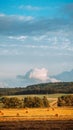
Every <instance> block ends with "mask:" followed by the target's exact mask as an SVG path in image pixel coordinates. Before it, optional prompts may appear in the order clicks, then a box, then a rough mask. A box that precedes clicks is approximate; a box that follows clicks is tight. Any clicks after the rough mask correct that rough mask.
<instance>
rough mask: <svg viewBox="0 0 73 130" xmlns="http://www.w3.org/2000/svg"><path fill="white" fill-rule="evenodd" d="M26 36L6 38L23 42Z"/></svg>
mask: <svg viewBox="0 0 73 130" xmlns="http://www.w3.org/2000/svg"><path fill="white" fill-rule="evenodd" d="M27 37H28V36H17V37H15V36H9V37H8V38H9V39H14V40H21V41H24V40H25V39H26V38H27Z"/></svg>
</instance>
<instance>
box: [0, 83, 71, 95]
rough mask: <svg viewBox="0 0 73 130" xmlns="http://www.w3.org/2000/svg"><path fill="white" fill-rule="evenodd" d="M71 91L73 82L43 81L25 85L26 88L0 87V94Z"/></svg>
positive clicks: (66, 92)
mask: <svg viewBox="0 0 73 130" xmlns="http://www.w3.org/2000/svg"><path fill="white" fill-rule="evenodd" d="M56 93H65V94H68V93H73V82H60V83H44V84H37V85H31V86H27V87H26V88H0V96H6V95H26V94H27V95H29V94H41V95H42V94H46V95H48V94H56Z"/></svg>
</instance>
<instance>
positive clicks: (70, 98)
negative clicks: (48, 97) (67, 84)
mask: <svg viewBox="0 0 73 130" xmlns="http://www.w3.org/2000/svg"><path fill="white" fill-rule="evenodd" d="M58 106H73V95H67V96H61V97H59V98H58Z"/></svg>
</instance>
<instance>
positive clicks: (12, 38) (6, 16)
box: [0, 0, 73, 78]
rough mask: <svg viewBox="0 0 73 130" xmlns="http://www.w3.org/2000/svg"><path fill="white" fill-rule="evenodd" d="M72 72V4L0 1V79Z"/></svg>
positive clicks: (55, 0) (52, 0) (62, 0)
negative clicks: (35, 72) (33, 73)
mask: <svg viewBox="0 0 73 130" xmlns="http://www.w3.org/2000/svg"><path fill="white" fill-rule="evenodd" d="M33 68H39V69H41V68H44V69H46V71H47V70H48V72H49V75H55V74H58V73H61V72H63V71H69V70H71V69H73V0H0V78H5V77H16V75H19V74H24V73H26V72H27V71H28V70H30V69H33Z"/></svg>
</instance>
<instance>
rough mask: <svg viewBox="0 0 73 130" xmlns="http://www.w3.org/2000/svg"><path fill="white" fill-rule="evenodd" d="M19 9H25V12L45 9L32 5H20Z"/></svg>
mask: <svg viewBox="0 0 73 130" xmlns="http://www.w3.org/2000/svg"><path fill="white" fill-rule="evenodd" d="M19 9H25V10H32V11H34V10H37V11H38V10H41V9H44V8H43V7H38V6H32V5H26V6H25V5H20V6H19Z"/></svg>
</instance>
